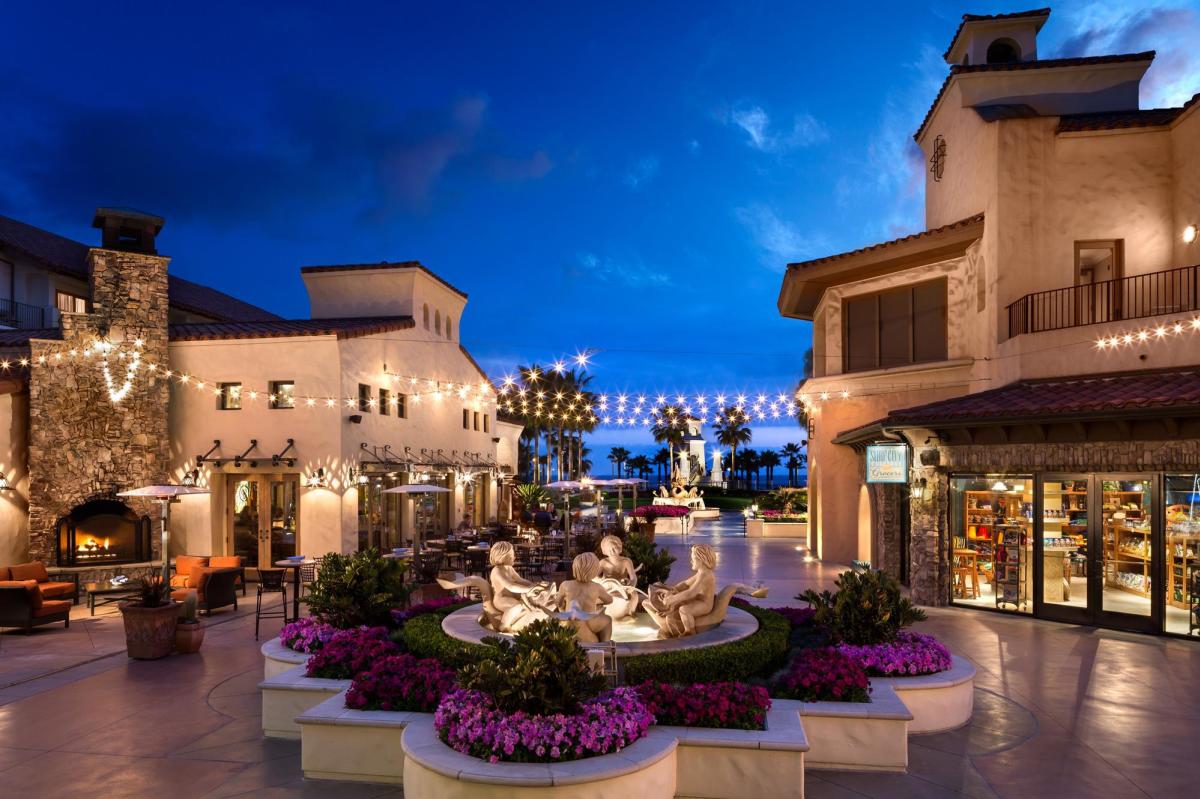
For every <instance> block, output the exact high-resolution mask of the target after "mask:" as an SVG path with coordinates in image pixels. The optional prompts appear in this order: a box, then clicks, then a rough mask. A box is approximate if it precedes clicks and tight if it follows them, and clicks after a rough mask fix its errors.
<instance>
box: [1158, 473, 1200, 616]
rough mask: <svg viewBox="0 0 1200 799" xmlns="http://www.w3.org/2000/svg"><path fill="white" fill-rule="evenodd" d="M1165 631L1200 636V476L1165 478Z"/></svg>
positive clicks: (1175, 475) (1174, 475)
mask: <svg viewBox="0 0 1200 799" xmlns="http://www.w3.org/2000/svg"><path fill="white" fill-rule="evenodd" d="M1163 503H1164V505H1165V507H1164V509H1163V510H1164V516H1163V525H1164V532H1163V539H1164V541H1163V543H1164V555H1165V561H1166V566H1165V568H1166V586H1165V587H1166V592H1165V594H1164V596H1163V613H1164V616H1165V623H1166V631H1167V632H1169V633H1175V634H1176V635H1191V636H1200V474H1168V475H1166V476H1165V477H1164V478H1163Z"/></svg>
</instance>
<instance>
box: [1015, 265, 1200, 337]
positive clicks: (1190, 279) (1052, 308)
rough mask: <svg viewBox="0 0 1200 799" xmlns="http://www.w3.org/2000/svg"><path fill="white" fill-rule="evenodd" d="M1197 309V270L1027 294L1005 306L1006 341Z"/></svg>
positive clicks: (1199, 305) (1199, 272)
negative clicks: (1024, 334)
mask: <svg viewBox="0 0 1200 799" xmlns="http://www.w3.org/2000/svg"><path fill="white" fill-rule="evenodd" d="M1197 309H1200V266H1185V267H1182V268H1180V269H1168V270H1167V271H1165V272H1149V273H1147V274H1144V275H1133V276H1131V277H1122V278H1117V279H1115V280H1102V281H1100V282H1098V283H1089V284H1085V285H1082V286H1070V287H1068V288H1063V289H1052V290H1050V291H1038V292H1035V293H1033V294H1026V295H1025V296H1024V297H1022V298H1021V299H1019V300H1017V301H1016V302H1014V303H1013V304H1012V305H1010V306H1008V336H1009V338H1012V337H1013V336H1019V335H1021V334H1022V333H1041V332H1043V331H1046V330H1062V329H1064V328H1068V327H1080V326H1082V325H1098V324H1102V323H1104V322H1119V321H1121V320H1122V319H1141V318H1143V317H1147V316H1159V315H1162V314H1174V313H1183V312H1185V311H1195V310H1197Z"/></svg>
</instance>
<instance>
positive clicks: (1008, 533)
mask: <svg viewBox="0 0 1200 799" xmlns="http://www.w3.org/2000/svg"><path fill="white" fill-rule="evenodd" d="M950 500H951V505H950V508H951V510H950V531H951V535H952V542H951V543H952V547H951V569H950V575H951V578H950V601H951V602H953V603H954V604H956V605H970V606H975V607H987V608H996V609H999V610H1005V611H1009V612H1014V611H1015V612H1020V613H1032V612H1033V594H1032V580H1033V568H1032V564H1031V563H1030V562H1029V559H1030V557H1031V553H1032V546H1033V507H1034V505H1033V477H1032V476H1031V475H1000V474H988V475H970V476H957V475H956V476H953V477H951V479H950Z"/></svg>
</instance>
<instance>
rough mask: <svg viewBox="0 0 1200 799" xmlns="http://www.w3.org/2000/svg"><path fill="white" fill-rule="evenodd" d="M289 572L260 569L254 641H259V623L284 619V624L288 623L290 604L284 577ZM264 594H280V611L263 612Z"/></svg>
mask: <svg viewBox="0 0 1200 799" xmlns="http://www.w3.org/2000/svg"><path fill="white" fill-rule="evenodd" d="M286 576H287V572H285V571H284V570H283V569H259V570H258V596H257V597H256V604H255V607H254V640H255V641H257V640H258V623H259V622H260V621H261V620H262V619H283V623H284V624H287V621H288V602H287V581H286V580H284V577H286ZM263 594H279V595H280V598H279V609H278V610H269V609H268V610H266V611H264V610H263Z"/></svg>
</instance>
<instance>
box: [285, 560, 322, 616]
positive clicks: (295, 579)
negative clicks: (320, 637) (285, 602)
mask: <svg viewBox="0 0 1200 799" xmlns="http://www.w3.org/2000/svg"><path fill="white" fill-rule="evenodd" d="M316 562H317V560H316V558H308V557H306V558H305V559H304V560H289V559H288V558H284V559H283V560H277V561H275V565H276V566H278V567H279V568H281V569H291V570H292V618H293V619H298V618H300V567H301V566H312V565H313V564H315V563H316Z"/></svg>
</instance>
